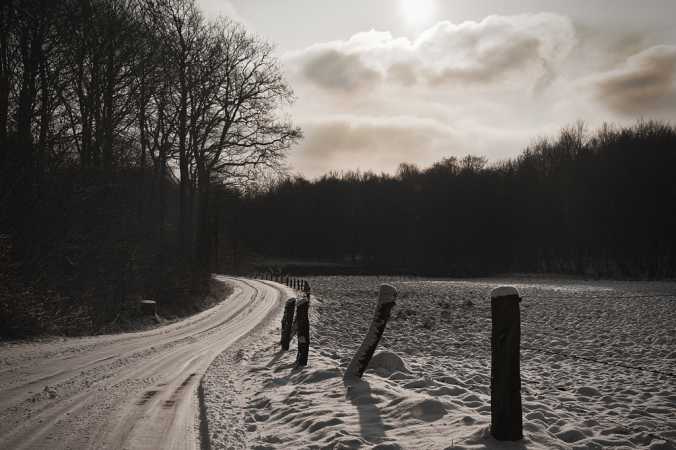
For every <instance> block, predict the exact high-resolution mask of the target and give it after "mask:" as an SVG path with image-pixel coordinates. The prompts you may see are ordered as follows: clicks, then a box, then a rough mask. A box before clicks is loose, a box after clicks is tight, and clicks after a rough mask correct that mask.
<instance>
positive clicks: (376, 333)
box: [344, 284, 397, 378]
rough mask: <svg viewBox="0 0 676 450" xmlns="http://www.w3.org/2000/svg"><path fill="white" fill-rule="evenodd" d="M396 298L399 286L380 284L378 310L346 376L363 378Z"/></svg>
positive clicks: (348, 367)
mask: <svg viewBox="0 0 676 450" xmlns="http://www.w3.org/2000/svg"><path fill="white" fill-rule="evenodd" d="M396 298H397V288H395V287H394V286H392V285H391V284H381V285H380V291H379V293H378V303H377V304H376V310H375V312H374V314H373V320H372V321H371V326H370V327H369V330H368V332H367V333H366V337H365V338H364V341H363V342H362V343H361V346H360V347H359V350H357V353H356V354H355V355H354V357H352V361H350V365H349V366H347V370H346V371H345V375H344V378H355V377H356V378H361V376H362V375H363V374H364V372H365V371H366V368H367V367H368V365H369V361H371V358H372V357H373V353H375V351H376V347H378V343H379V342H380V338H381V337H382V335H383V332H384V331H385V326H386V325H387V321H388V320H389V318H390V312H391V311H392V307H393V306H394V304H395V300H396Z"/></svg>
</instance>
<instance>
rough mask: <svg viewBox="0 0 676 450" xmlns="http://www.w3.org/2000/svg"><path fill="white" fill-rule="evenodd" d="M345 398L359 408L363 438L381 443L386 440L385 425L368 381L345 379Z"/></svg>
mask: <svg viewBox="0 0 676 450" xmlns="http://www.w3.org/2000/svg"><path fill="white" fill-rule="evenodd" d="M343 385H344V386H345V398H347V399H348V400H350V402H351V403H352V404H353V405H354V406H356V407H357V412H358V413H359V428H360V433H361V436H362V437H363V438H364V439H366V440H367V441H369V442H372V443H379V442H381V441H383V440H385V437H386V436H385V424H384V423H383V418H382V416H381V414H380V410H379V409H378V407H377V406H376V399H375V398H373V396H372V395H371V386H370V385H369V383H368V381H366V380H363V379H359V378H348V379H343Z"/></svg>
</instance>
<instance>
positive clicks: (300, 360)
mask: <svg viewBox="0 0 676 450" xmlns="http://www.w3.org/2000/svg"><path fill="white" fill-rule="evenodd" d="M309 309H310V302H309V301H308V299H306V298H301V299H299V300H298V301H297V302H296V326H297V330H296V332H297V333H298V355H297V356H296V366H297V367H301V366H307V358H308V353H309V351H310V320H309V318H308V311H309Z"/></svg>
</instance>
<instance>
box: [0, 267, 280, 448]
mask: <svg viewBox="0 0 676 450" xmlns="http://www.w3.org/2000/svg"><path fill="white" fill-rule="evenodd" d="M219 278H221V279H222V280H225V281H228V282H230V283H232V284H233V285H234V292H233V294H232V295H231V296H230V297H229V298H228V299H226V300H225V301H223V302H222V303H220V304H219V305H217V306H215V307H214V308H211V309H209V310H207V311H204V312H202V313H200V314H198V315H195V316H192V317H190V318H188V319H186V320H183V321H180V322H177V323H173V324H171V325H168V326H165V327H162V328H157V329H154V330H151V331H146V332H141V333H127V334H119V335H107V336H96V337H90V338H79V339H64V340H60V341H57V342H46V343H22V344H5V345H3V346H0V448H2V449H24V448H25V449H28V448H30V449H36V448H49V449H79V448H97V449H98V448H114V449H118V448H124V449H188V448H199V447H200V424H199V419H198V417H199V402H198V398H197V391H198V386H199V381H200V379H201V377H202V375H203V374H204V372H205V370H206V369H207V367H208V366H209V364H210V363H211V361H213V359H214V358H215V357H216V356H217V355H218V354H219V353H220V352H222V351H223V350H225V349H226V348H228V347H229V346H230V345H232V344H233V343H234V342H235V341H237V340H238V339H239V338H241V337H242V336H244V335H246V334H248V333H249V332H251V331H252V330H253V329H254V328H255V327H256V326H257V325H259V324H260V323H262V322H264V321H265V320H266V319H268V318H269V317H271V315H272V313H273V312H275V310H276V309H277V308H279V307H280V305H281V301H280V299H281V298H282V297H284V296H286V295H289V292H287V290H286V289H287V288H285V287H284V286H281V285H278V284H274V283H266V282H261V281H254V280H243V279H237V278H228V277H219Z"/></svg>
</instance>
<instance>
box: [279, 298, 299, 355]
mask: <svg viewBox="0 0 676 450" xmlns="http://www.w3.org/2000/svg"><path fill="white" fill-rule="evenodd" d="M295 309H296V299H295V298H290V299H288V300H287V301H286V304H285V305H284V316H283V317H282V339H281V341H280V344H281V346H282V350H288V349H289V344H290V343H291V337H292V336H293V313H294V310H295Z"/></svg>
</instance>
